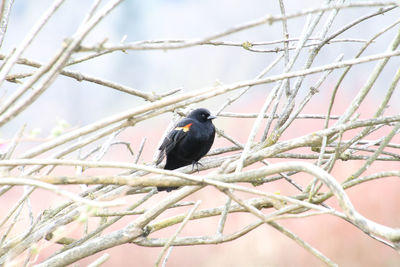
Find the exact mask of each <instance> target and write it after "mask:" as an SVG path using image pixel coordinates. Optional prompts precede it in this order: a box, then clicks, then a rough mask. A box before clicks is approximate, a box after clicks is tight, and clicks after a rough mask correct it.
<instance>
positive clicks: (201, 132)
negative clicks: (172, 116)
mask: <svg viewBox="0 0 400 267" xmlns="http://www.w3.org/2000/svg"><path fill="white" fill-rule="evenodd" d="M215 118H216V117H215V116H213V115H211V113H210V111H208V110H207V109H205V108H198V109H195V110H193V111H192V112H190V113H189V115H188V116H187V117H186V118H184V119H182V120H181V121H179V122H178V123H177V124H176V126H175V128H174V129H173V130H172V131H171V132H169V133H168V135H167V136H166V137H165V139H164V141H163V142H162V144H161V146H160V148H159V150H160V154H159V157H158V159H157V162H156V164H159V163H160V162H161V161H162V159H163V158H164V156H167V162H166V163H165V166H164V169H166V170H175V169H178V168H180V167H183V166H187V165H190V164H193V166H194V165H195V164H198V161H199V160H200V159H201V158H202V157H203V156H204V155H205V154H207V152H208V151H209V150H210V148H211V146H212V144H213V142H214V137H215V127H214V125H213V123H212V120H213V119H215ZM177 188H178V187H157V190H158V191H168V192H169V191H171V190H175V189H177Z"/></svg>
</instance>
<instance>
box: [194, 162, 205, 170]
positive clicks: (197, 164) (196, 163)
mask: <svg viewBox="0 0 400 267" xmlns="http://www.w3.org/2000/svg"><path fill="white" fill-rule="evenodd" d="M195 165H196V170H197V172H199V165H200V166H203V164H201V163H200V162H198V161H193V162H192V171H193V170H194V166H195Z"/></svg>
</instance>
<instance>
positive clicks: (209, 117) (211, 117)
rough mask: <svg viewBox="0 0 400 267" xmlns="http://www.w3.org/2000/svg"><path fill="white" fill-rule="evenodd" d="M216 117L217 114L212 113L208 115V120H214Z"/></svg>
mask: <svg viewBox="0 0 400 267" xmlns="http://www.w3.org/2000/svg"><path fill="white" fill-rule="evenodd" d="M216 117H217V116H214V115H210V116H208V117H207V120H213V119H215V118H216Z"/></svg>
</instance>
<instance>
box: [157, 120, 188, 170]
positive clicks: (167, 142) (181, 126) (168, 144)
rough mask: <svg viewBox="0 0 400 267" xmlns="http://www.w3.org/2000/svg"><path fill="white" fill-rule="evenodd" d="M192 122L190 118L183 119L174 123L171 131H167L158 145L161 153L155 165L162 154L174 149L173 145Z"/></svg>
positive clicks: (181, 137)
mask: <svg viewBox="0 0 400 267" xmlns="http://www.w3.org/2000/svg"><path fill="white" fill-rule="evenodd" d="M192 124H193V121H192V120H191V119H183V120H181V121H180V122H178V123H177V124H176V126H175V128H174V129H173V130H172V131H171V132H169V133H168V135H167V136H166V137H165V139H164V141H163V142H162V144H161V146H160V147H159V150H160V151H161V153H160V155H159V157H158V159H157V162H156V164H157V165H158V164H159V163H160V162H161V161H162V160H163V158H164V155H166V154H168V153H169V152H170V151H171V150H172V149H174V147H175V146H176V145H177V144H179V142H180V141H181V140H182V139H183V138H184V137H185V136H186V135H187V133H188V132H189V130H190V127H191V126H192Z"/></svg>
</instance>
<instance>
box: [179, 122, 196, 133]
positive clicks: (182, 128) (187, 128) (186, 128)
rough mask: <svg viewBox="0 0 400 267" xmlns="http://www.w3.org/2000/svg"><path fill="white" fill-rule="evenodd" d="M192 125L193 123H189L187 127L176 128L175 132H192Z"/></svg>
mask: <svg viewBox="0 0 400 267" xmlns="http://www.w3.org/2000/svg"><path fill="white" fill-rule="evenodd" d="M192 124H193V123H189V124H186V125H185V126H182V127H176V128H175V130H177V131H180V130H182V131H184V132H185V133H186V132H187V131H189V130H190V126H192Z"/></svg>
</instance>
